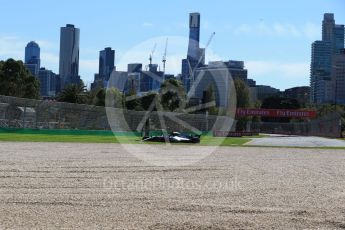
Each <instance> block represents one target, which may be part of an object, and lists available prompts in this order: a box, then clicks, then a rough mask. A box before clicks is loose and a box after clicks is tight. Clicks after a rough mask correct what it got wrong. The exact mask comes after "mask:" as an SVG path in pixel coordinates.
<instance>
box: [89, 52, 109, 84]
mask: <svg viewBox="0 0 345 230" xmlns="http://www.w3.org/2000/svg"><path fill="white" fill-rule="evenodd" d="M114 63H115V50H112V49H111V48H110V47H107V48H105V49H104V50H101V51H99V65H98V73H96V74H95V78H94V81H93V83H92V84H91V89H95V88H102V87H106V84H107V82H108V81H109V78H110V75H111V72H112V71H113V70H114V69H115V65H114Z"/></svg>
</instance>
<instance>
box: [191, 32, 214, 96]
mask: <svg viewBox="0 0 345 230" xmlns="http://www.w3.org/2000/svg"><path fill="white" fill-rule="evenodd" d="M214 35H216V32H213V33H212V34H211V36H210V38H209V39H208V41H207V43H206V46H205V48H204V51H203V53H202V54H201V55H200V57H199V60H198V63H197V64H196V66H194V69H192V66H191V64H190V62H189V60H188V59H187V62H188V68H189V75H190V76H189V78H190V79H191V81H192V82H193V86H192V90H190V92H194V90H195V85H198V84H199V81H200V80H201V79H199V80H198V82H197V83H196V84H194V81H195V79H194V77H195V76H194V72H195V70H196V68H198V66H199V64H200V63H201V61H202V59H203V58H204V57H205V52H206V49H207V48H208V46H209V45H210V44H211V41H212V39H213V37H214ZM188 94H189V93H188Z"/></svg>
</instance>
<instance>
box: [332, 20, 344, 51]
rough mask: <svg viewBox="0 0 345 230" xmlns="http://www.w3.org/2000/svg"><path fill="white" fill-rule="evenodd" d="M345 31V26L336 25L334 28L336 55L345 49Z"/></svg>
mask: <svg viewBox="0 0 345 230" xmlns="http://www.w3.org/2000/svg"><path fill="white" fill-rule="evenodd" d="M344 34H345V29H344V25H335V27H334V40H335V41H334V42H335V49H336V50H335V53H337V54H338V53H340V51H341V50H342V49H343V48H344V42H345V38H344Z"/></svg>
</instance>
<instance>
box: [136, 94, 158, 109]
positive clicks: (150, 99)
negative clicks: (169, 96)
mask: <svg viewBox="0 0 345 230" xmlns="http://www.w3.org/2000/svg"><path fill="white" fill-rule="evenodd" d="M157 97H158V93H157V92H153V91H152V92H147V93H146V94H145V95H143V96H142V97H141V99H140V103H141V107H142V108H143V109H144V110H145V111H147V110H149V108H150V106H151V105H152V103H154V106H153V107H152V111H156V110H157V108H156V104H155V100H156V98H157Z"/></svg>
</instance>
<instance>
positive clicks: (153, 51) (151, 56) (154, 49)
mask: <svg viewBox="0 0 345 230" xmlns="http://www.w3.org/2000/svg"><path fill="white" fill-rule="evenodd" d="M156 47H157V43H155V44H154V46H153V48H152V51H151V53H150V57H149V60H150V65H151V64H152V58H153V54H154V53H155V51H156Z"/></svg>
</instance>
